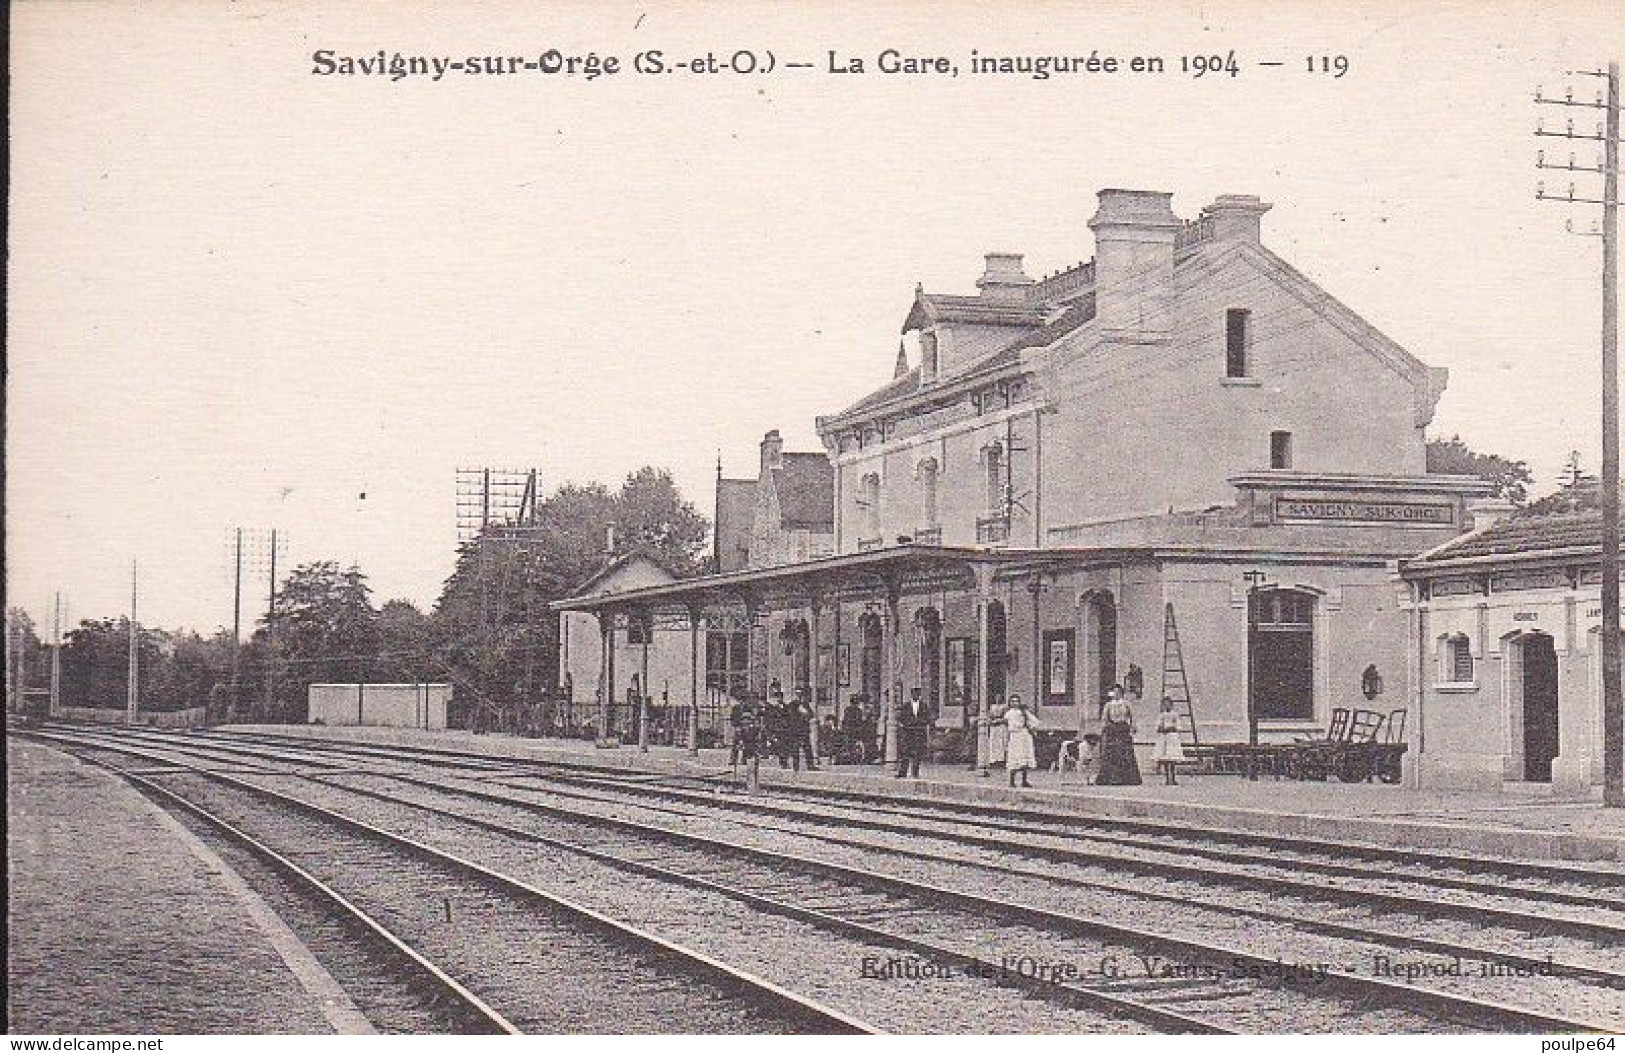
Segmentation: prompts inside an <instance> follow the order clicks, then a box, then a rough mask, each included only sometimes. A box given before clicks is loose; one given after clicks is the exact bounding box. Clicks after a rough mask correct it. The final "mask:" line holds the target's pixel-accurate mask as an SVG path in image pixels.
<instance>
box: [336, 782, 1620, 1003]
mask: <svg viewBox="0 0 1625 1053" xmlns="http://www.w3.org/2000/svg"><path fill="white" fill-rule="evenodd" d="M304 778H305V779H306V780H307V781H312V780H313V781H318V782H320V783H321V784H323V785H324V786H326V787H327V788H328V790H329V791H330V792H333V793H338V794H341V795H349V798H348V799H350V800H353V799H354V795H357V794H360V795H364V796H367V797H368V798H370V799H371V800H372V801H374V802H377V803H378V804H379V806H385V805H387V807H389V808H394V809H397V810H398V809H402V808H415V809H419V810H421V811H423V812H424V813H425V814H426V815H428V816H429V817H431V818H432V820H433V822H435V823H439V824H440V825H441V826H444V825H445V824H446V821H447V820H452V821H454V822H457V823H462V824H467V825H472V826H477V827H480V828H481V829H483V830H486V831H487V832H490V833H497V834H500V835H501V836H503V837H506V838H510V839H528V840H530V841H531V842H532V843H538V844H540V843H545V844H548V845H549V846H550V847H555V848H560V849H562V850H567V851H573V852H576V853H578V854H589V853H597V856H596V858H597V859H598V860H599V861H600V862H603V863H605V864H606V865H612V866H619V867H621V868H623V869H626V870H629V871H634V872H639V873H642V874H644V875H645V876H651V875H654V874H659V875H660V876H661V879H662V880H666V881H668V882H674V883H684V884H687V885H688V887H690V888H698V887H702V886H701V885H700V884H697V882H709V884H708V885H706V886H704V887H707V888H708V889H709V891H712V892H716V893H719V894H724V895H728V896H731V897H732V898H734V899H736V900H738V901H740V902H750V903H752V904H753V905H754V906H755V907H757V908H758V909H762V910H769V911H773V912H775V913H778V914H779V915H781V916H791V915H794V914H795V913H796V912H798V911H799V912H800V914H799V917H800V919H801V920H804V921H809V922H812V923H814V924H818V925H820V926H822V927H824V928H826V929H829V930H830V931H836V930H840V931H844V932H846V933H847V934H849V935H850V934H853V933H857V932H862V933H863V934H864V936H865V937H866V938H868V939H870V940H871V941H879V940H882V939H890V940H892V941H894V945H896V946H899V947H900V948H902V949H905V950H908V951H909V953H912V954H914V955H916V956H917V957H922V958H923V959H924V960H930V961H937V962H942V961H949V962H954V963H956V964H958V965H959V966H961V967H964V968H967V969H971V968H975V967H978V966H980V967H986V966H987V965H988V964H989V959H988V958H987V957H986V955H985V954H983V955H980V956H979V955H976V954H973V953H971V952H970V951H968V950H967V948H974V949H979V950H980V949H985V948H988V947H1002V948H1005V950H1004V953H1003V954H1002V955H1001V956H1000V957H1002V960H1003V961H1004V962H1006V963H1008V962H1009V961H1011V960H1016V961H1021V960H1024V959H1031V958H1032V957H1033V956H1032V955H1031V954H1026V953H1024V949H1031V948H1041V947H1045V946H1047V947H1049V948H1051V952H1050V953H1052V954H1053V955H1058V956H1059V957H1057V958H1056V959H1055V960H1057V961H1059V960H1062V959H1063V958H1064V957H1065V956H1066V955H1068V954H1070V955H1071V956H1072V958H1073V959H1074V960H1075V959H1076V957H1077V953H1078V952H1077V946H1078V944H1079V943H1080V942H1082V943H1085V944H1086V945H1087V947H1088V950H1087V951H1086V952H1085V954H1086V955H1087V956H1088V957H1089V958H1095V957H1096V956H1098V960H1100V961H1102V962H1104V961H1108V960H1113V961H1118V960H1132V959H1133V958H1136V957H1140V956H1142V955H1144V954H1145V953H1146V952H1147V951H1148V950H1149V951H1151V952H1152V953H1155V954H1157V955H1159V956H1161V957H1163V958H1164V959H1165V960H1166V961H1167V962H1169V963H1171V964H1170V966H1169V968H1173V969H1175V971H1178V970H1183V971H1184V975H1176V976H1171V977H1169V976H1165V977H1161V978H1160V979H1163V980H1168V979H1173V980H1177V981H1180V986H1179V989H1178V990H1177V991H1175V992H1174V993H1173V994H1172V996H1171V997H1172V998H1174V999H1175V1001H1176V1002H1178V1003H1181V1004H1185V1005H1198V1006H1201V1007H1203V1010H1204V1011H1203V1012H1201V1013H1193V1014H1192V1015H1191V1017H1190V1018H1189V1019H1187V1020H1186V1021H1185V1022H1184V1023H1183V1026H1179V1025H1178V1022H1176V1021H1175V1020H1173V1019H1172V1018H1165V1020H1164V1021H1163V1023H1162V1026H1163V1027H1164V1028H1167V1027H1168V1025H1170V1024H1174V1025H1175V1027H1174V1028H1173V1029H1177V1030H1197V1029H1200V1026H1201V1025H1206V1026H1208V1027H1209V1028H1212V1029H1222V1030H1235V1029H1242V1030H1302V1029H1305V1028H1306V1027H1310V1026H1311V1025H1308V1024H1306V1023H1305V1021H1306V1020H1316V1021H1318V1022H1319V1023H1318V1025H1314V1029H1322V1030H1339V1029H1358V1030H1369V1028H1370V1027H1371V1026H1372V1023H1371V1018H1370V1017H1369V1015H1367V1013H1366V1011H1365V1006H1366V1005H1368V1004H1369V1003H1370V1002H1372V1001H1376V1002H1380V1003H1383V1004H1386V1005H1388V1006H1390V1007H1391V1008H1390V1009H1389V1010H1388V1011H1389V1012H1390V1013H1392V1014H1394V1017H1395V1019H1394V1020H1393V1021H1392V1022H1391V1023H1390V1024H1389V1025H1388V1028H1387V1029H1393V1030H1425V1029H1435V1028H1437V1027H1438V1026H1440V1024H1441V1023H1442V1024H1443V1026H1445V1027H1447V1028H1453V1027H1465V1028H1471V1029H1479V1028H1483V1029H1491V1030H1502V1029H1507V1028H1511V1029H1515V1030H1529V1029H1538V1030H1554V1029H1555V1030H1573V1029H1583V1028H1586V1027H1588V1026H1595V1025H1588V1024H1587V1023H1586V1022H1585V1021H1579V1020H1573V1019H1566V1018H1563V1017H1560V1016H1558V1015H1556V1014H1553V1013H1550V1012H1541V1011H1538V1010H1533V1009H1528V1008H1522V1007H1517V1006H1508V1005H1504V1004H1500V1003H1495V1002H1490V1001H1486V1000H1483V999H1478V998H1472V997H1465V996H1462V995H1460V994H1451V993H1448V992H1441V991H1436V990H1423V989H1419V988H1416V987H1411V986H1408V985H1406V984H1402V983H1394V982H1383V981H1378V980H1374V979H1372V978H1370V977H1363V976H1351V975H1342V974H1338V973H1335V972H1334V973H1330V974H1329V975H1326V976H1325V977H1323V978H1322V979H1321V980H1320V981H1319V983H1320V984H1321V985H1323V987H1324V989H1325V990H1324V991H1317V992H1315V993H1314V994H1313V995H1310V993H1309V992H1307V991H1305V990H1294V989H1293V988H1291V987H1290V986H1288V985H1285V984H1281V983H1274V984H1271V983H1268V982H1265V981H1267V980H1268V979H1269V978H1270V977H1271V976H1272V973H1271V970H1272V969H1274V970H1275V971H1276V973H1275V974H1274V975H1275V979H1277V980H1279V979H1280V975H1279V974H1280V972H1281V971H1282V970H1283V969H1284V965H1283V963H1282V962H1280V961H1274V960H1271V959H1268V958H1266V957H1261V956H1259V955H1256V954H1249V953H1247V952H1243V951H1239V950H1238V949H1236V948H1235V947H1233V946H1223V945H1217V944H1213V943H1204V942H1202V941H1199V940H1191V939H1176V938H1171V937H1169V936H1167V935H1165V934H1162V933H1157V932H1146V931H1143V930H1135V929H1130V928H1126V927H1124V926H1120V925H1119V926H1114V925H1106V924H1102V923H1100V922H1099V921H1098V920H1090V919H1084V918H1079V917H1076V916H1074V915H1069V914H1066V913H1063V912H1060V911H1057V910H1054V909H1049V908H1043V907H1035V906H1032V905H1028V904H1023V903H1012V902H1003V903H1001V902H999V901H997V900H993V899H989V898H987V897H984V896H977V895H974V894H971V893H967V892H966V891H964V890H963V889H959V888H953V887H948V886H945V885H937V884H929V883H925V882H921V881H918V880H915V881H909V880H904V879H899V878H897V877H896V876H895V875H892V874H884V873H880V872H877V871H872V870H865V869H863V868H860V867H854V866H851V865H842V864H832V863H830V862H828V861H826V860H814V859H808V858H806V857H802V856H798V855H795V854H791V853H784V852H773V851H767V850H764V849H761V848H759V847H753V846H750V845H744V844H735V843H719V842H718V841H717V840H715V839H713V838H705V837H695V836H693V835H687V834H683V833H680V832H677V831H672V830H669V829H663V828H657V827H652V826H649V825H647V824H642V823H635V822H631V821H629V820H626V819H617V818H611V817H606V816H603V815H588V814H584V813H580V812H578V811H571V810H569V809H565V808H560V807H558V806H557V805H552V806H543V805H540V804H538V803H537V802H534V801H519V800H515V799H514V798H512V797H511V796H509V795H502V794H494V793H491V792H489V791H488V790H478V789H474V788H471V787H462V786H449V785H444V784H443V780H439V781H436V780H424V779H421V778H414V777H411V776H403V775H401V774H400V773H395V774H394V775H392V776H390V778H391V780H392V781H394V782H396V783H399V782H401V781H403V780H404V781H405V782H406V783H407V784H408V785H411V786H413V787H414V792H416V793H418V794H420V795H422V794H428V795H440V796H442V797H450V796H460V797H462V798H464V799H465V802H466V801H467V800H470V799H472V800H475V801H479V802H480V803H481V805H482V806H484V807H489V808H495V809H498V810H506V811H507V813H508V815H507V816H506V817H505V820H499V819H493V818H492V817H491V816H490V815H485V816H481V815H470V814H467V811H466V808H465V809H462V810H452V809H450V808H447V807H444V806H443V805H435V804H433V803H431V802H429V801H426V800H424V799H422V798H421V796H420V797H419V799H416V800H409V799H403V798H401V797H400V796H399V795H398V793H397V794H390V793H382V792H380V791H379V790H377V789H369V788H367V787H358V786H355V785H348V783H351V782H353V781H354V780H356V779H367V778H369V777H368V776H365V775H362V774H359V773H356V772H335V773H332V774H328V775H321V774H311V773H306V775H305V776H304ZM373 781H375V782H376V780H373ZM640 788H641V784H640ZM538 815H545V816H547V817H548V822H549V824H552V825H546V824H544V828H543V829H537V828H536V824H535V817H536V816H538ZM521 816H523V817H525V818H526V819H527V820H528V821H526V822H525V825H517V824H516V823H515V821H514V820H515V819H517V818H520V817H521ZM393 821H397V822H398V821H400V819H399V815H398V814H397V815H396V816H395V818H394V820H393ZM431 829H432V827H431ZM606 832H608V833H609V834H610V836H609V837H608V838H606ZM583 835H586V836H585V837H583ZM606 840H608V841H610V842H612V843H614V845H615V851H614V853H613V854H611V853H608V852H606V851H605V847H604V846H605V843H606ZM584 842H586V843H584ZM595 846H596V847H595ZM915 856H916V858H921V854H920V853H915ZM719 857H721V858H723V859H726V860H727V868H728V870H727V873H728V874H732V873H733V871H735V870H738V871H739V873H737V874H736V875H733V877H732V879H731V880H729V881H727V882H721V881H718V880H717V877H718V874H719V871H718V862H719ZM923 858H924V859H930V858H931V857H929V856H923ZM809 904H816V905H817V906H816V907H813V906H809ZM809 911H810V912H811V913H808V912H809ZM854 911H855V912H856V913H854ZM855 926H861V927H863V928H861V929H860V928H855ZM922 935H929V936H931V937H932V939H931V940H930V941H928V940H924V939H921V938H920V937H921V936H922ZM1345 935H1346V933H1345ZM910 939H912V940H914V941H915V942H914V944H913V945H912V946H911V945H909V944H906V943H899V942H897V941H902V940H910ZM1114 941H1115V942H1114ZM1433 949H1435V950H1443V949H1444V948H1443V946H1442V945H1441V946H1439V947H1435V948H1433ZM1215 963H1228V972H1227V971H1226V968H1224V967H1221V966H1220V965H1217V964H1215ZM1236 963H1245V964H1244V965H1243V966H1238V965H1237V964H1236ZM1146 971H1147V972H1149V971H1150V970H1149V969H1147V970H1146ZM1099 972H1100V975H1097V976H1091V977H1086V978H1084V979H1083V980H1080V981H1079V982H1078V983H1077V984H1076V986H1077V987H1078V988H1079V989H1078V990H1075V991H1072V992H1069V995H1070V996H1072V997H1082V996H1084V995H1087V996H1089V997H1091V998H1093V999H1095V1000H1096V1004H1104V1003H1101V1002H1099V999H1100V998H1102V997H1103V996H1104V997H1112V996H1121V995H1122V993H1123V992H1124V991H1125V990H1127V991H1128V992H1129V993H1131V994H1133V993H1137V992H1134V990H1133V988H1134V986H1135V985H1136V983H1138V984H1139V985H1140V986H1141V987H1148V988H1151V989H1153V990H1155V989H1156V988H1158V986H1159V985H1157V984H1154V983H1152V984H1147V983H1146V981H1148V980H1152V979H1156V978H1153V977H1149V976H1147V977H1138V978H1136V977H1131V976H1124V975H1121V973H1120V974H1119V975H1117V976H1108V975H1105V971H1104V970H1100V971H1099ZM1597 978H1605V975H1604V974H1602V973H1600V972H1599V973H1598V976H1597ZM1249 981H1250V982H1249ZM1051 986H1054V985H1051ZM1161 986H1162V988H1163V990H1161V991H1156V992H1155V993H1153V994H1150V995H1148V996H1146V997H1141V998H1139V999H1130V1001H1135V1000H1137V1001H1139V1002H1141V1003H1142V1004H1147V1005H1150V1006H1151V1008H1152V1009H1153V1010H1156V1011H1161V1012H1166V1011H1167V1004H1166V1003H1163V1004H1160V1005H1159V1004H1152V1003H1151V998H1162V999H1166V998H1168V997H1170V996H1169V995H1168V993H1167V991H1166V984H1163V985H1161ZM1338 1006H1358V1007H1359V1009H1358V1010H1357V1012H1356V1014H1355V1015H1356V1016H1357V1017H1358V1019H1359V1021H1360V1023H1359V1024H1358V1025H1357V1027H1350V1026H1349V1025H1348V1021H1347V1019H1345V1018H1343V1017H1341V1016H1340V1013H1341V1012H1342V1011H1343V1010H1342V1009H1339V1008H1337V1007H1338ZM1118 1008H1119V1009H1120V1010H1123V1011H1129V1007H1125V1006H1121V1005H1120V1006H1119V1007H1118ZM1282 1013H1285V1014H1286V1015H1285V1016H1282V1015H1280V1014H1282ZM1137 1018H1138V1019H1141V1020H1149V1019H1150V1017H1149V1016H1148V1015H1147V1014H1146V1013H1145V1010H1144V1009H1141V1010H1140V1011H1139V1015H1138V1016H1137ZM1271 1020H1273V1023H1272V1022H1270V1021H1271ZM1226 1022H1228V1023H1229V1024H1230V1025H1233V1026H1229V1027H1227V1026H1226ZM1193 1024H1194V1025H1196V1026H1193ZM1238 1025H1239V1026H1238ZM1154 1026H1155V1025H1154Z"/></svg>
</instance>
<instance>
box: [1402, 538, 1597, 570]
mask: <svg viewBox="0 0 1625 1053" xmlns="http://www.w3.org/2000/svg"><path fill="white" fill-rule="evenodd" d="M1470 536H1471V535H1468V534H1463V535H1462V537H1463V538H1466V537H1470ZM1457 540H1461V539H1460V538H1458V539H1457ZM1576 560H1580V561H1583V562H1588V563H1589V562H1595V563H1599V564H1600V563H1601V562H1602V544H1601V543H1600V542H1599V543H1598V544H1597V545H1595V546H1592V545H1564V546H1562V547H1560V548H1532V549H1525V550H1524V551H1522V552H1492V553H1489V554H1487V555H1482V556H1456V557H1454V558H1452V557H1449V556H1446V557H1445V558H1443V559H1435V558H1433V557H1430V556H1428V555H1426V554H1424V555H1421V556H1417V557H1416V558H1414V559H1408V560H1405V561H1404V562H1402V563H1401V564H1400V567H1399V570H1400V573H1401V574H1403V575H1405V576H1406V577H1408V578H1421V577H1433V576H1437V575H1439V574H1447V573H1450V572H1452V571H1473V570H1487V569H1495V568H1497V567H1501V566H1506V565H1508V564H1519V565H1523V564H1528V563H1573V562H1575V561H1576Z"/></svg>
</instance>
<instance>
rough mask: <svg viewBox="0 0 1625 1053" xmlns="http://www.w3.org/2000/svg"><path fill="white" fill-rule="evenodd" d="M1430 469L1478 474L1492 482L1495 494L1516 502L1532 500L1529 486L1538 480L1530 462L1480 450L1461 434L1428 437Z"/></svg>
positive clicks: (1438, 473)
mask: <svg viewBox="0 0 1625 1053" xmlns="http://www.w3.org/2000/svg"><path fill="white" fill-rule="evenodd" d="M1427 466H1428V472H1429V473H1431V474H1435V475H1475V476H1477V477H1478V478H1480V479H1483V480H1484V481H1485V482H1487V483H1489V484H1491V485H1492V486H1493V487H1494V488H1495V489H1494V494H1495V496H1496V497H1504V498H1506V499H1507V500H1508V501H1511V502H1512V503H1513V504H1515V505H1521V504H1523V503H1524V502H1525V501H1527V500H1529V486H1530V484H1532V483H1533V482H1534V481H1535V477H1534V474H1533V473H1532V472H1530V470H1529V465H1528V464H1526V463H1524V462H1523V461H1514V460H1511V459H1509V458H1506V457H1502V456H1500V455H1499V454H1493V453H1478V452H1476V451H1474V450H1473V449H1472V448H1471V447H1469V446H1468V445H1467V444H1466V443H1465V442H1462V440H1461V436H1460V435H1452V436H1450V438H1448V439H1429V440H1428V443H1427Z"/></svg>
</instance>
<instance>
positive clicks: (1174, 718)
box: [1154, 695, 1185, 786]
mask: <svg viewBox="0 0 1625 1053" xmlns="http://www.w3.org/2000/svg"><path fill="white" fill-rule="evenodd" d="M1154 756H1155V757H1156V760H1157V770H1158V771H1160V772H1162V781H1163V784H1164V785H1167V786H1178V785H1179V782H1178V780H1176V779H1175V778H1174V768H1175V766H1176V765H1178V764H1179V763H1180V762H1181V761H1183V760H1184V759H1185V745H1184V743H1183V742H1181V741H1180V736H1179V714H1178V713H1175V712H1174V700H1173V699H1172V698H1170V697H1169V696H1167V695H1163V696H1162V708H1161V709H1160V710H1159V711H1158V713H1157V749H1156V753H1155V754H1154Z"/></svg>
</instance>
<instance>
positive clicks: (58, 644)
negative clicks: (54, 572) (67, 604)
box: [45, 591, 62, 717]
mask: <svg viewBox="0 0 1625 1053" xmlns="http://www.w3.org/2000/svg"><path fill="white" fill-rule="evenodd" d="M61 708H62V593H61V592H60V591H59V592H57V594H56V608H55V610H54V611H53V612H52V615H51V704H50V707H49V708H48V709H46V711H45V715H46V716H48V717H55V716H56V714H57V710H59V709H61Z"/></svg>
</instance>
